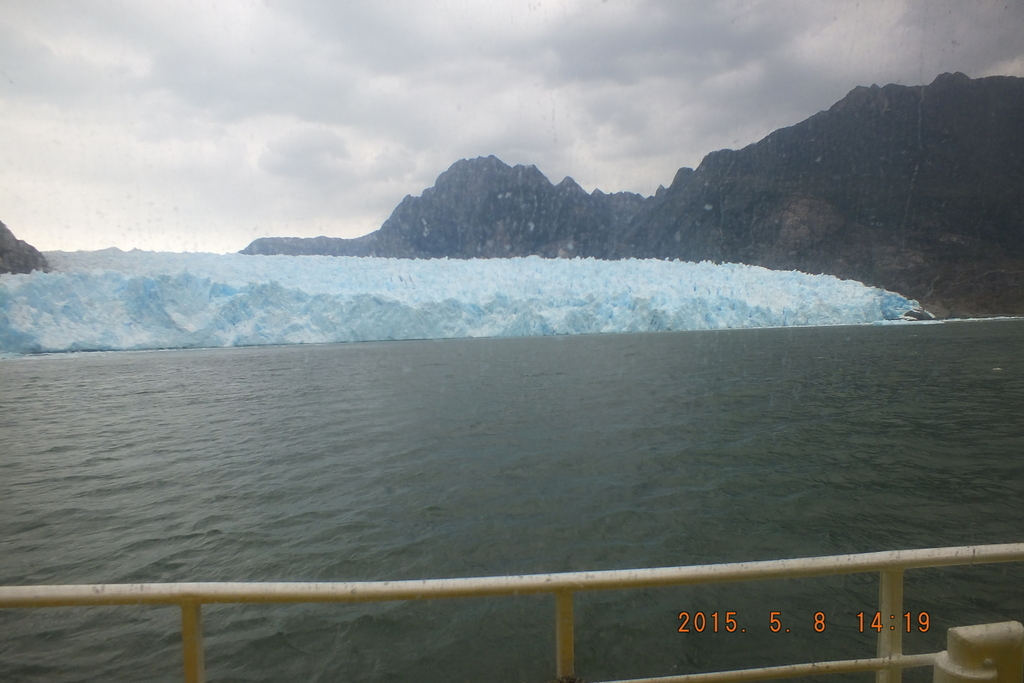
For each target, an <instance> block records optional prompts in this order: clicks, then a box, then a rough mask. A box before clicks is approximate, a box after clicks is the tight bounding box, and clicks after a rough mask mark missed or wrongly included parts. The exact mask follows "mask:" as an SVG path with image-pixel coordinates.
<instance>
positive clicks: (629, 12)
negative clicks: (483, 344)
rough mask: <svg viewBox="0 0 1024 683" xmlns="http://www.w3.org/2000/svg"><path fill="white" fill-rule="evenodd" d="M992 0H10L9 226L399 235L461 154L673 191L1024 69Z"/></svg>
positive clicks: (41, 236) (171, 243) (60, 244)
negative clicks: (878, 112) (776, 141)
mask: <svg viewBox="0 0 1024 683" xmlns="http://www.w3.org/2000/svg"><path fill="white" fill-rule="evenodd" d="M1022 26H1024V5H1021V4H1020V3H1016V2H1015V3H1012V4H1007V3H993V2H988V1H986V0H978V1H977V2H971V3H963V2H959V1H957V0H921V1H917V0H915V1H913V2H912V1H911V0H905V1H904V2H889V1H885V2H883V1H882V0H877V1H876V2H870V1H869V2H861V3H845V2H843V3H839V2H836V3H821V2H817V1H816V0H771V1H769V0H732V1H730V2H716V3H707V2H697V1H696V0H685V1H684V0H680V1H678V2H658V1H654V0H638V1H634V2H629V1H627V0H608V1H607V2H601V1H600V0H575V1H573V0H563V1H561V2H544V1H532V2H511V3H488V2H474V1H469V0H464V1H460V2H457V1H450V2H441V1H438V2H412V1H408V2H397V1H396V2H346V3H322V2H313V1H312V0H310V1H308V2H298V3H295V2H289V3H284V2H272V1H268V2H261V3H257V2H251V3H235V2H230V3H217V2H185V1H184V0H182V1H180V2H173V3H143V2H134V3H124V2H111V1H104V0H92V1H86V2H79V3H70V4H69V3H51V2H45V1H43V2H32V3H28V2H24V3H8V5H7V6H5V12H4V15H3V16H2V17H0V71H2V73H0V124H2V125H0V212H2V215H0V219H2V220H4V222H6V223H7V224H8V225H10V226H11V227H12V229H14V230H15V232H16V233H17V234H18V235H19V237H22V238H23V239H27V240H28V241H30V242H33V243H36V244H38V245H39V246H40V247H42V248H44V249H53V248H99V247H104V246H110V245H117V246H121V247H123V248H131V247H133V246H139V247H143V248H161V249H174V248H177V249H181V248H187V249H209V250H214V251H226V250H235V249H239V248H241V247H243V246H244V245H245V244H246V243H248V241H250V240H251V239H253V238H255V237H258V236H264V235H282V234H290V235H315V234H332V235H339V236H349V237H351V236H355V235H358V234H362V233H365V232H368V231H370V230H373V229H376V228H377V227H379V225H380V223H381V222H382V221H383V220H384V219H385V218H387V215H388V214H389V213H390V211H391V209H392V208H393V207H394V206H395V205H396V204H397V203H398V202H399V201H400V200H401V198H402V197H403V196H404V195H405V194H410V193H412V194H418V193H419V192H420V191H421V190H422V189H424V188H425V187H427V186H429V185H430V184H432V182H433V180H434V178H435V177H436V176H437V174H438V173H440V172H441V171H443V170H444V169H445V168H447V167H448V166H449V165H450V164H451V163H453V162H454V161H456V160H457V159H459V158H462V157H468V156H476V155H481V154H496V155H498V156H499V157H501V158H502V159H504V160H505V161H507V162H509V163H532V164H536V165H537V166H538V167H539V168H540V169H541V170H542V171H543V172H545V173H546V174H547V175H548V176H549V177H551V178H552V180H554V181H556V182H557V181H558V180H560V179H561V177H562V176H564V175H572V176H573V177H574V178H575V179H576V180H577V181H579V182H580V184H581V185H583V186H584V187H585V188H588V189H591V188H593V187H601V188H602V189H604V190H606V191H614V190H622V189H625V190H633V191H639V192H643V193H651V192H653V191H654V190H655V189H656V187H657V185H658V184H659V183H668V182H669V181H670V180H671V179H672V176H673V175H674V173H675V170H676V169H677V168H678V167H679V166H683V165H687V166H694V165H696V164H698V163H699V162H700V159H701V158H702V157H703V155H704V154H706V153H708V152H710V151H713V150H715V149H719V148H722V147H740V146H743V145H746V144H749V143H752V142H755V141H756V140H758V139H759V138H761V137H763V136H764V135H766V134H767V133H769V132H770V131H772V130H774V129H775V128H778V127H781V126H785V125H791V124H793V123H796V122H797V121H800V120H802V119H803V118H806V117H807V116H809V115H811V114H813V113H815V112H816V111H818V110H820V109H824V108H826V107H828V106H830V105H831V104H832V103H833V102H835V101H836V100H837V99H839V98H841V97H842V96H843V95H844V94H845V93H846V92H848V91H849V90H850V89H852V88H853V87H855V86H857V85H870V84H871V83H879V84H884V83H888V82H901V83H905V84H915V83H927V82H930V81H931V80H932V79H934V77H935V76H936V75H938V74H939V73H942V72H944V71H956V70H959V71H963V72H965V73H967V74H968V75H970V76H973V77H980V76H985V75H992V74H995V73H1008V74H1010V75H1018V76H1024V31H1021V30H1020V29H1021V27H1022Z"/></svg>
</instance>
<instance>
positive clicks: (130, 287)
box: [0, 249, 917, 354]
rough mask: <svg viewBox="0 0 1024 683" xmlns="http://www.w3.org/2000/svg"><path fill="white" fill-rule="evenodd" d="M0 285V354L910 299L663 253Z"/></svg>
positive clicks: (60, 272)
mask: <svg viewBox="0 0 1024 683" xmlns="http://www.w3.org/2000/svg"><path fill="white" fill-rule="evenodd" d="M46 256H47V258H48V259H49V261H50V264H51V265H52V267H53V269H54V270H53V272H50V273H41V272H33V273H30V274H28V275H3V276H0V352H4V353H7V354H12V353H13V354H24V353H39V352H54V351H79V350H118V349H157V348H195V347H217V346H249V345H259V344H303V343H319V342H343V341H369V340H386V339H435V338H449V337H507V336H533V335H550V334H583V333H605V332H644V331H656V330H700V329H721V328H736V327H772V326H790V325H838V324H857V323H871V322H876V321H880V320H895V319H898V318H899V317H900V316H901V315H902V314H904V313H906V312H907V311H910V310H913V309H915V308H916V307H917V304H916V302H914V301H909V300H907V299H906V298H904V297H902V296H900V295H898V294H894V293H892V292H887V291H885V290H881V289H875V288H871V287H866V286H864V285H862V284H861V283H859V282H853V281H849V280H839V279H837V278H835V277H832V276H827V275H807V274H805V273H799V272H795V271H787V272H782V271H770V270H766V269H764V268H758V267H753V266H742V265H735V264H722V265H716V264H712V263H707V262H705V263H682V262H677V261H676V262H668V261H659V260H624V261H597V260H593V259H572V260H566V259H558V260H551V259H541V258H538V257H534V256H531V257H527V258H514V259H473V260H448V259H436V260H409V259H378V258H351V257H330V256H243V255H240V254H229V255H217V254H173V253H159V252H140V251H132V252H121V251H119V250H116V249H108V250H104V251H98V252H74V253H65V252H50V253H48V254H46Z"/></svg>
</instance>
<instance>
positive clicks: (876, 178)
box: [243, 73, 1024, 315]
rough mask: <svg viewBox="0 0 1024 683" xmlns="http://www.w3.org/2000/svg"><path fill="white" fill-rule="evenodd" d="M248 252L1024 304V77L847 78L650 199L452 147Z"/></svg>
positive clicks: (997, 305)
mask: <svg viewBox="0 0 1024 683" xmlns="http://www.w3.org/2000/svg"><path fill="white" fill-rule="evenodd" d="M243 253H249V254H258V253H291V254H298V253H302V254H313V253H315V254H332V255H353V256H393V257H414V258H433V257H442V256H447V257H453V258H472V257H512V256H526V255H531V254H537V255H540V256H546V257H557V256H563V257H564V256H570V257H571V256H584V257H587V256H592V257H596V258H605V259H616V258H628V257H640V258H662V259H674V258H678V259H684V260H693V261H699V260H705V259H709V260H714V261H721V262H738V263H747V264H751V265H761V266H766V267H769V268H777V269H798V270H803V271H806V272H811V273H829V274H833V275H837V276H839V277H843V278H852V279H856V280H860V281H862V282H865V283H867V284H870V285H876V286H880V287H885V288H886V289H890V290H894V291H898V292H900V293H902V294H904V295H907V296H910V297H913V298H917V299H918V300H919V301H920V302H921V303H922V304H924V305H925V306H926V307H927V308H929V309H930V310H932V311H933V312H936V313H937V314H939V315H948V314H953V315H992V314H1004V315H1005V314H1013V315H1021V314H1024V286H1022V285H1024V79H1020V78H1012V77H990V78H983V79H977V80H972V79H970V78H968V77H967V76H965V75H963V74H959V73H958V74H943V75H941V76H939V77H938V78H936V79H935V81H934V82H933V83H931V84H930V85H928V86H913V87H907V86H901V85H887V86H884V87H881V88H880V87H878V86H871V87H870V88H868V87H857V88H855V89H854V90H852V91H851V92H850V93H849V94H848V95H847V96H846V97H845V98H843V99H842V100H840V101H839V102H837V103H836V104H835V105H833V106H832V107H831V108H829V109H828V110H826V111H823V112H819V113H818V114H815V115H814V116H812V117H810V118H809V119H807V120H805V121H802V122H801V123H798V124H796V125H794V126H791V127H788V128H783V129H780V130H777V131H775V132H773V133H771V134H770V135H768V136H767V137H766V138H764V139H763V140H761V141H760V142H757V143H754V144H752V145H748V146H747V147H745V148H743V149H741V150H720V151H717V152H712V153H711V154H708V155H707V156H706V157H705V158H704V159H703V161H702V162H701V164H700V165H699V166H698V167H697V169H696V170H692V169H688V168H682V169H680V170H679V171H678V172H677V173H676V176H675V178H674V180H673V181H672V184H671V185H670V186H669V187H667V188H660V189H659V191H658V193H657V194H655V195H654V196H653V197H642V196H640V195H636V194H632V193H616V194H605V193H603V192H601V191H600V190H595V191H594V192H592V193H590V194H588V193H587V192H585V191H584V190H583V189H582V188H580V187H579V185H577V184H576V183H575V181H573V180H572V179H571V178H566V179H564V180H563V181H562V182H560V183H558V184H557V185H553V184H552V183H550V182H549V181H548V180H547V178H545V177H544V175H543V174H542V173H541V172H540V171H538V170H537V168H536V167H534V166H515V167H511V166H508V165H506V164H504V163H502V162H501V161H500V160H498V159H497V158H496V157H493V156H491V157H486V158H485V157H480V158H477V159H471V160H462V161H459V162H456V163H455V164H454V165H452V167H451V168H449V169H448V170H447V171H445V172H444V173H442V174H441V175H440V176H439V177H438V179H437V181H436V183H435V185H434V187H432V188H429V189H427V190H425V191H424V192H423V194H422V195H421V196H420V197H411V196H407V197H406V198H405V199H403V200H402V202H401V203H400V204H399V205H398V207H396V208H395V210H394V212H393V213H392V214H391V217H390V218H389V219H388V220H387V221H385V223H384V224H383V225H382V226H381V228H380V229H379V230H377V231H376V232H373V233H370V234H369V235H365V236H363V237H359V238H356V239H352V240H345V239H338V238H327V237H319V238H314V239H311V240H310V239H299V238H264V239H260V240H256V241H255V242H253V243H252V244H250V245H249V246H248V247H247V248H246V249H245V250H243Z"/></svg>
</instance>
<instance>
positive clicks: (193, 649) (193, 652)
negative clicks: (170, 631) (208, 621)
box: [181, 602, 206, 683]
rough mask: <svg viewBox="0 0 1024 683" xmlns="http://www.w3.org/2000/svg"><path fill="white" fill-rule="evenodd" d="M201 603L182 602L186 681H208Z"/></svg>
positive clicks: (182, 640) (182, 639) (197, 682)
mask: <svg viewBox="0 0 1024 683" xmlns="http://www.w3.org/2000/svg"><path fill="white" fill-rule="evenodd" d="M200 609H201V607H200V603H198V602H183V603H181V646H182V650H183V651H184V655H185V683H206V665H205V662H204V661H203V615H202V613H201V611H200Z"/></svg>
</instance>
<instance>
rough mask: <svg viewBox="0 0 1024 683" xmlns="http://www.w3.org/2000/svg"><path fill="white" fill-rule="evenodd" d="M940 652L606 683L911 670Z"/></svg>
mask: <svg viewBox="0 0 1024 683" xmlns="http://www.w3.org/2000/svg"><path fill="white" fill-rule="evenodd" d="M938 655H939V653H937V652H932V653H929V654H923V655H893V656H891V657H875V658H872V659H845V660H837V661H834V662H812V663H810V664H786V665H784V666H767V667H763V668H760V669H737V670H735V671H715V672H713V673H706V674H683V675H681V676H662V677H659V678H630V679H627V680H621V681H609V682H608V683H743V682H744V681H763V680H768V679H776V678H800V677H801V676H814V675H817V674H844V673H854V672H857V671H882V670H883V669H910V668H913V667H917V666H932V665H933V664H934V663H935V658H936V657H937V656H938Z"/></svg>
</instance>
